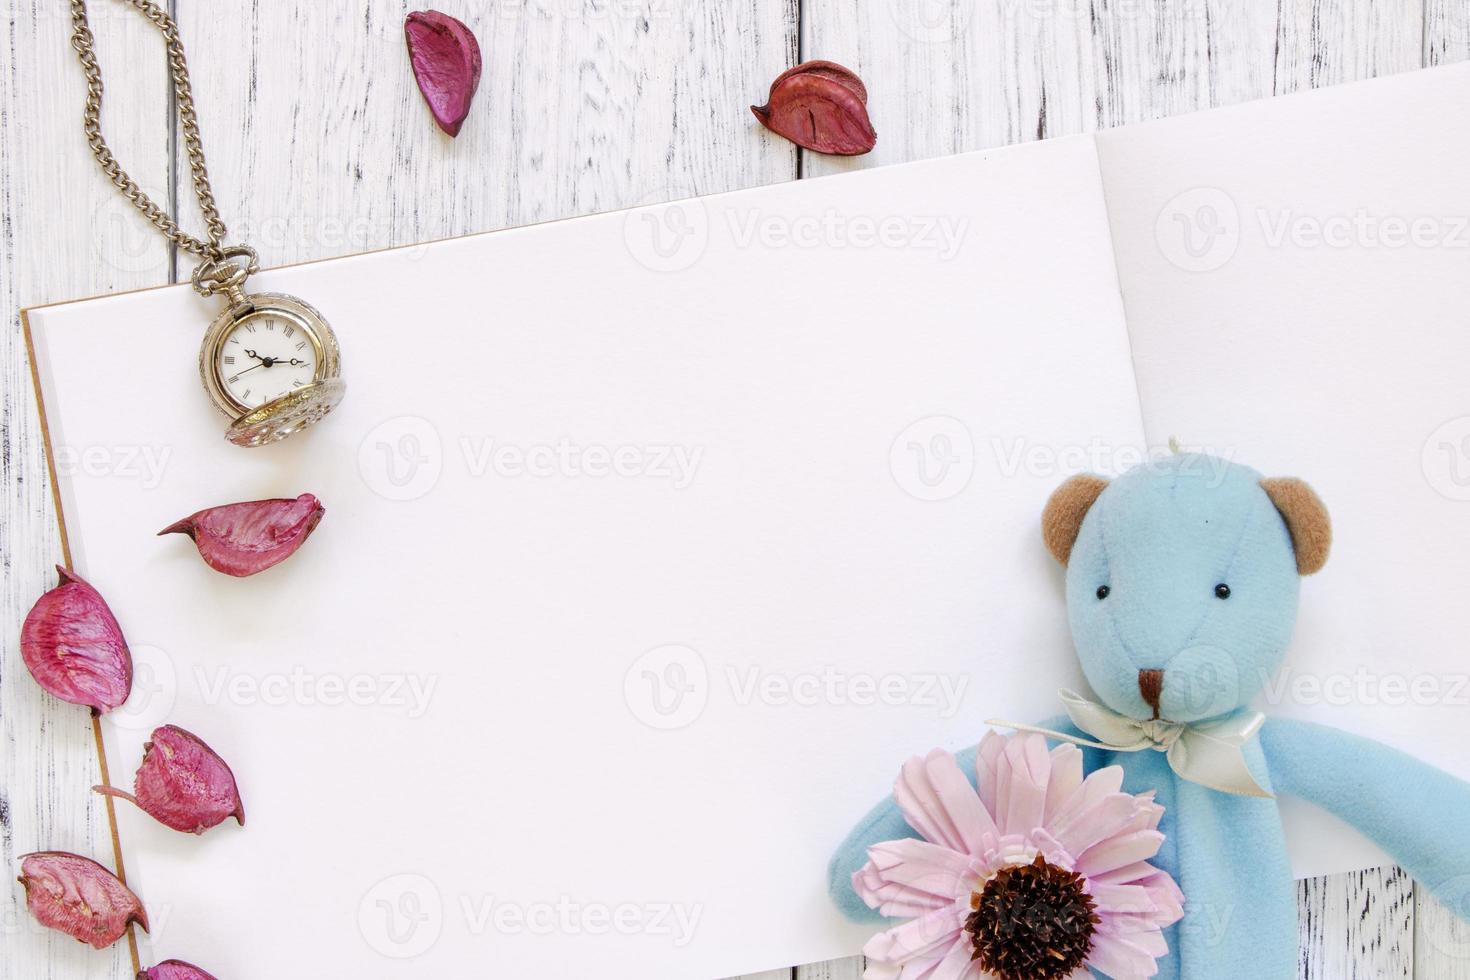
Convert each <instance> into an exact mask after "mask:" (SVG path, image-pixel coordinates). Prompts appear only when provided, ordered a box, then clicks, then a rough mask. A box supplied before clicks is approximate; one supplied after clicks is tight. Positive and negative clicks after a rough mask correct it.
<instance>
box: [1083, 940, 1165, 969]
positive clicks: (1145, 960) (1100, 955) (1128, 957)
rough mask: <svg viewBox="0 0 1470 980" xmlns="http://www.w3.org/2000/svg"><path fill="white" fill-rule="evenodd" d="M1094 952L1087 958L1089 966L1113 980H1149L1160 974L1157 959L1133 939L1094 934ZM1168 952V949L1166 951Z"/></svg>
mask: <svg viewBox="0 0 1470 980" xmlns="http://www.w3.org/2000/svg"><path fill="white" fill-rule="evenodd" d="M1093 936H1094V940H1095V941H1094V943H1093V947H1092V952H1091V953H1089V954H1088V956H1087V965H1088V966H1090V967H1092V968H1093V969H1095V970H1101V971H1102V972H1103V973H1106V974H1107V975H1108V976H1109V977H1111V978H1112V980H1147V978H1148V977H1152V976H1154V975H1155V974H1157V973H1158V972H1159V966H1158V963H1157V962H1155V957H1154V955H1153V954H1152V953H1150V952H1149V951H1148V950H1147V949H1145V948H1144V947H1143V946H1140V945H1138V944H1137V943H1136V942H1135V941H1134V938H1133V937H1130V938H1128V939H1124V938H1122V937H1121V936H1110V935H1107V934H1106V933H1094V934H1093ZM1165 951H1166V952H1167V948H1166V949H1165Z"/></svg>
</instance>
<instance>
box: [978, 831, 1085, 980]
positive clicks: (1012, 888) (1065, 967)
mask: <svg viewBox="0 0 1470 980" xmlns="http://www.w3.org/2000/svg"><path fill="white" fill-rule="evenodd" d="M970 909H971V911H970V915H969V918H967V919H966V920H965V930H966V931H967V932H969V934H970V939H971V940H972V941H973V943H974V946H975V953H974V956H973V957H972V958H973V959H976V960H979V961H980V967H981V969H983V970H986V971H987V972H989V973H991V974H994V975H995V976H996V977H999V978H1000V980H1061V978H1062V977H1066V976H1067V975H1069V974H1070V973H1072V971H1074V970H1076V969H1077V968H1078V967H1079V966H1081V965H1082V964H1083V963H1084V962H1085V961H1086V960H1087V954H1088V953H1090V952H1092V934H1093V932H1094V931H1096V929H1097V924H1098V921H1099V919H1098V916H1097V905H1096V903H1094V902H1093V900H1092V896H1090V895H1088V894H1087V891H1086V889H1085V888H1084V887H1083V879H1082V876H1081V875H1079V874H1077V873H1075V872H1072V871H1065V870H1063V869H1061V868H1058V867H1056V866H1055V865H1051V864H1047V863H1046V861H1045V860H1044V859H1043V858H1042V856H1041V855H1040V854H1038V855H1036V860H1035V861H1034V862H1032V863H1031V864H1022V865H1017V866H1016V867H1013V868H1005V869H1002V870H1001V871H1000V872H998V873H997V874H996V875H995V877H994V878H991V879H990V880H989V881H988V882H986V883H985V888H984V889H983V890H982V891H978V892H975V893H974V894H972V895H971V896H970Z"/></svg>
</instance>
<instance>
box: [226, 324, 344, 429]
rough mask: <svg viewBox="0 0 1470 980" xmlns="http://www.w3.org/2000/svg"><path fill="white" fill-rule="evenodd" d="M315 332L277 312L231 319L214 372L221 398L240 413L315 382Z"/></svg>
mask: <svg viewBox="0 0 1470 980" xmlns="http://www.w3.org/2000/svg"><path fill="white" fill-rule="evenodd" d="M320 346H321V344H320V341H318V340H317V337H316V333H315V331H314V330H313V329H312V328H311V326H310V325H308V324H306V323H304V322H303V321H302V320H301V319H300V318H298V317H296V316H294V315H292V314H290V313H287V312H286V311H284V310H279V309H263V310H259V311H258V312H255V313H251V314H249V315H247V316H244V317H241V318H240V319H238V320H235V321H234V323H233V325H232V326H231V327H230V329H229V330H228V331H227V332H226V333H225V336H224V343H222V344H220V346H219V354H218V355H216V356H217V357H218V358H219V363H218V364H217V365H216V366H215V371H216V373H217V374H218V375H219V377H220V386H221V388H223V390H224V393H225V394H227V395H229V396H230V397H231V398H233V399H234V400H235V402H236V404H238V405H239V406H241V408H242V409H247V410H248V409H256V408H259V407H260V406H262V405H264V404H265V403H266V402H269V401H275V400H276V399H277V398H282V397H284V396H286V395H288V394H290V393H291V392H293V391H295V390H296V389H298V388H305V387H306V386H307V385H309V384H311V383H312V382H314V381H320V380H321V378H320V377H319V376H318V374H317V369H318V368H319V367H320V366H321V361H322V359H321V357H320V356H319V354H318V348H319V347H320Z"/></svg>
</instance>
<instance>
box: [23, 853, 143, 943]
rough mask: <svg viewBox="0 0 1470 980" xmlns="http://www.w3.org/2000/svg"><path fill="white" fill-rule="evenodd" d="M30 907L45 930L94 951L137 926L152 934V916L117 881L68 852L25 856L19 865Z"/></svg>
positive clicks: (86, 859) (109, 872) (135, 896)
mask: <svg viewBox="0 0 1470 980" xmlns="http://www.w3.org/2000/svg"><path fill="white" fill-rule="evenodd" d="M20 870H21V874H20V879H19V881H20V883H21V885H22V886H24V887H25V891H26V907H27V908H29V909H30V910H31V914H32V915H34V916H35V917H36V921H37V922H39V923H41V925H43V926H46V927H48V928H50V929H55V930H57V931H58V932H64V933H66V934H67V935H68V936H71V937H72V938H73V939H76V940H78V941H80V942H84V943H87V944H88V945H90V946H92V947H93V948H94V949H106V948H107V947H108V946H111V945H112V944H113V943H115V942H117V941H118V940H119V939H121V938H122V936H123V934H124V933H125V932H127V931H128V925H129V924H130V923H133V922H136V923H138V925H140V926H142V927H143V931H144V932H147V931H148V913H147V912H145V911H144V910H143V903H142V902H141V901H139V900H138V896H137V895H134V894H133V893H132V891H131V890H129V888H128V886H127V885H124V884H123V883H122V882H121V881H119V880H118V878H117V876H116V875H114V874H113V873H112V872H111V871H108V870H107V869H106V868H104V867H103V866H102V865H100V864H98V863H97V862H96V861H93V860H91V859H90V858H84V857H82V856H80V855H77V854H67V853H65V852H64V851H43V852H40V853H37V854H27V855H26V856H25V857H23V858H21V861H20Z"/></svg>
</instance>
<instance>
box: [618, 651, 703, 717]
mask: <svg viewBox="0 0 1470 980" xmlns="http://www.w3.org/2000/svg"><path fill="white" fill-rule="evenodd" d="M623 700H624V701H626V702H627V704H628V709H629V710H630V711H632V712H633V717H635V718H637V719H638V720H639V721H641V722H643V723H644V724H645V725H647V726H649V727H650V728H657V729H661V730H664V731H669V730H672V729H675V728H683V727H685V726H686V725H691V724H693V723H694V722H695V721H696V720H697V719H698V718H699V716H700V715H702V714H703V713H704V708H705V705H706V704H708V703H709V670H708V669H707V668H706V667H705V664H704V658H703V657H701V656H700V655H699V654H698V653H697V652H696V651H694V650H691V649H690V648H689V647H686V646H680V645H678V644H671V645H669V646H661V647H656V648H654V649H652V650H649V651H648V652H647V653H645V654H643V655H642V656H641V657H639V658H638V659H637V660H635V661H633V664H632V666H630V667H629V668H628V672H627V673H626V674H625V675H624V676H623Z"/></svg>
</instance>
